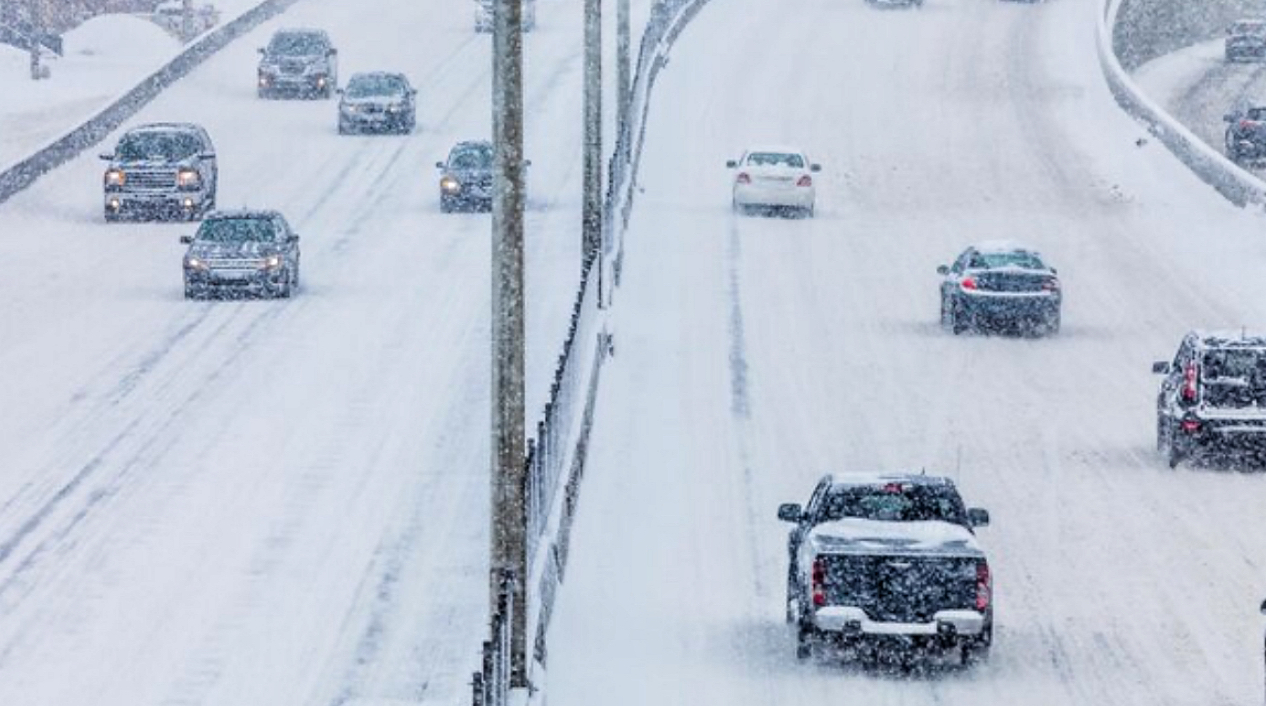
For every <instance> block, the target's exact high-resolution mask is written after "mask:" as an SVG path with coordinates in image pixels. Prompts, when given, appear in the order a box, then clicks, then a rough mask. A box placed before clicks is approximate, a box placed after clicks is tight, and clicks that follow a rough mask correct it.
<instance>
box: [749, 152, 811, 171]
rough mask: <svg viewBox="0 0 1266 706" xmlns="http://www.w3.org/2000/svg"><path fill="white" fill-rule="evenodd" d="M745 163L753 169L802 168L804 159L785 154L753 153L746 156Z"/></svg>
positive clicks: (796, 155)
mask: <svg viewBox="0 0 1266 706" xmlns="http://www.w3.org/2000/svg"><path fill="white" fill-rule="evenodd" d="M747 163H748V164H750V165H752V166H754V167H792V168H794V169H803V168H804V158H803V157H801V156H800V155H798V154H789V153H786V152H753V153H751V154H749V155H747Z"/></svg>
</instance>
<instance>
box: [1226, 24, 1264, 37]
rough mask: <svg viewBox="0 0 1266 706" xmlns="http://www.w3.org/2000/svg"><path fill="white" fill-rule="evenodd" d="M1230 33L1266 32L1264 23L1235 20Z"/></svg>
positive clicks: (1258, 33) (1257, 33)
mask: <svg viewBox="0 0 1266 706" xmlns="http://www.w3.org/2000/svg"><path fill="white" fill-rule="evenodd" d="M1231 34H1256V35H1260V34H1266V23H1262V22H1236V23H1235V24H1234V25H1232V27H1231Z"/></svg>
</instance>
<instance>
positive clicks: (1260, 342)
mask: <svg viewBox="0 0 1266 706" xmlns="http://www.w3.org/2000/svg"><path fill="white" fill-rule="evenodd" d="M1192 333H1194V334H1195V335H1196V337H1197V338H1199V339H1200V343H1201V344H1203V345H1205V346H1219V347H1242V348H1266V333H1262V332H1260V331H1249V330H1246V329H1211V330H1201V329H1197V330H1195V331H1192Z"/></svg>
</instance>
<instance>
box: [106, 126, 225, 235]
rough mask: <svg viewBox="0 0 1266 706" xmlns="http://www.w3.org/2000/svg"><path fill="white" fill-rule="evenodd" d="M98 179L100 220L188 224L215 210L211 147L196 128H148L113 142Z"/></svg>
mask: <svg viewBox="0 0 1266 706" xmlns="http://www.w3.org/2000/svg"><path fill="white" fill-rule="evenodd" d="M101 159H103V160H105V161H107V162H109V166H108V167H107V168H106V170H105V174H104V175H103V176H102V182H103V183H102V188H103V190H104V198H105V204H104V205H105V219H106V220H107V221H115V220H118V219H120V218H125V217H138V218H163V219H167V218H188V219H193V218H197V217H198V216H200V215H202V214H203V213H205V212H207V211H209V210H211V209H212V208H214V207H215V192H216V186H217V181H218V176H219V174H218V169H217V167H216V160H215V145H213V144H211V136H210V135H208V134H207V131H206V130H204V129H203V128H202V127H201V126H199V125H194V124H191V123H150V124H148V125H140V126H138V127H135V128H132V129H131V130H128V131H127V132H125V133H124V134H123V136H122V137H121V138H119V144H118V145H117V146H115V148H114V151H113V152H110V153H107V154H103V155H101Z"/></svg>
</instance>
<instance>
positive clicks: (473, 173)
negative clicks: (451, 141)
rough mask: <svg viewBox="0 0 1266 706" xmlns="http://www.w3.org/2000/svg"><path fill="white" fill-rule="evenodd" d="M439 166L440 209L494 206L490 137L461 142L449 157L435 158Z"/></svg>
mask: <svg viewBox="0 0 1266 706" xmlns="http://www.w3.org/2000/svg"><path fill="white" fill-rule="evenodd" d="M435 166H436V168H437V169H439V170H440V210H441V211H443V212H444V213H451V212H453V211H456V210H462V211H471V210H485V211H486V210H491V209H492V143H491V142H488V141H487V140H471V141H467V142H458V143H457V144H456V145H453V149H451V150H449V153H448V160H447V161H444V162H436V163H435Z"/></svg>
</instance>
